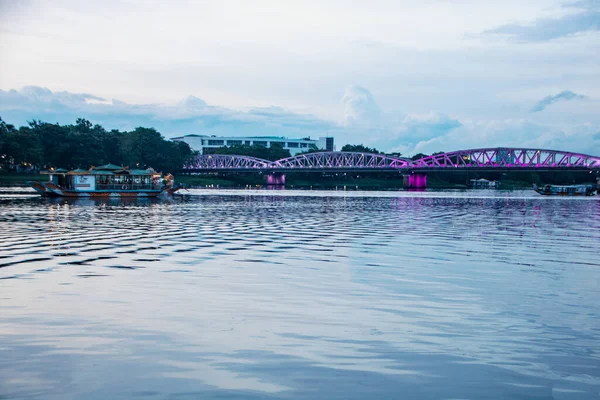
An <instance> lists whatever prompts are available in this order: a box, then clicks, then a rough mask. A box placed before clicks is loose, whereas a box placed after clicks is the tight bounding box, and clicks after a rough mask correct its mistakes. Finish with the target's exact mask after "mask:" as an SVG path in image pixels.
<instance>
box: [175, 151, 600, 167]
mask: <svg viewBox="0 0 600 400" xmlns="http://www.w3.org/2000/svg"><path fill="white" fill-rule="evenodd" d="M452 170H454V171H457V170H474V171H477V170H479V171H485V170H487V171H491V170H497V171H500V170H521V171H523V170H538V171H540V170H547V171H552V170H596V171H600V157H596V156H590V155H587V154H580V153H571V152H566V151H559V150H544V149H525V148H507V147H498V148H490V149H471V150H459V151H454V152H450V153H440V154H436V155H431V156H427V157H423V158H420V159H417V160H410V159H407V158H401V157H394V156H387V155H385V154H372V153H354V152H344V151H333V152H320V153H304V154H298V155H296V156H294V157H289V158H284V159H281V160H277V161H268V160H263V159H260V158H254V157H248V156H237V155H224V154H211V155H199V156H196V157H195V158H193V159H192V160H191V161H190V162H189V163H187V164H186V165H185V166H184V168H183V170H182V172H189V173H194V172H196V173H198V172H226V171H230V172H236V171H238V172H251V171H256V172H286V171H290V172H298V171H304V172H311V171H313V172H326V171H332V172H357V171H398V172H401V173H426V172H427V171H452Z"/></svg>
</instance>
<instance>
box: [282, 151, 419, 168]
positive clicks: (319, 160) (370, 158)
mask: <svg viewBox="0 0 600 400" xmlns="http://www.w3.org/2000/svg"><path fill="white" fill-rule="evenodd" d="M408 163H409V161H407V160H405V159H402V158H398V157H392V156H386V155H385V154H373V153H357V152H349V151H327V152H318V153H302V154H297V155H295V156H293V157H288V158H284V159H281V160H277V161H273V162H272V163H271V165H270V167H271V168H277V169H363V168H364V169H402V168H406V167H407V166H408Z"/></svg>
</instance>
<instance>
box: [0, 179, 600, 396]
mask: <svg viewBox="0 0 600 400" xmlns="http://www.w3.org/2000/svg"><path fill="white" fill-rule="evenodd" d="M0 241H1V243H2V246H1V248H0V398H1V399H3V398H6V399H25V398H26V399H136V398H144V399H205V398H209V399H210V398H218V399H247V398H255V399H259V398H268V399H314V398H322V399H394V398H407V399H457V398H461V399H499V398H500V399H501V398H507V399H508V398H511V399H512V398H521V399H594V398H600V395H599V392H600V355H599V350H600V301H599V299H600V297H599V288H600V267H599V266H598V265H599V264H600V254H599V252H598V249H599V245H600V198H586V199H582V198H571V199H564V198H561V199H557V198H547V197H539V196H537V194H535V193H533V192H532V191H526V192H500V191H498V192H495V191H463V192H452V191H450V192H423V193H408V192H381V193H378V192H342V191H339V192H317V191H302V192H294V191H292V192H290V191H280V192H267V191H261V192H257V191H202V190H196V191H191V192H190V193H189V195H187V196H184V197H179V198H174V199H170V200H169V199H167V200H165V199H163V200H141V201H129V202H126V201H119V200H107V201H91V200H76V201H65V200H49V199H40V198H37V197H34V196H31V197H28V196H26V195H23V196H18V197H15V195H8V194H7V195H4V196H2V195H0Z"/></svg>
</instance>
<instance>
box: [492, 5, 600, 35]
mask: <svg viewBox="0 0 600 400" xmlns="http://www.w3.org/2000/svg"><path fill="white" fill-rule="evenodd" d="M565 7H566V8H572V9H573V8H574V9H577V10H579V11H578V12H576V13H574V14H567V15H565V16H562V17H560V18H542V19H538V20H536V21H534V23H533V24H531V25H523V24H518V23H513V24H506V25H502V26H499V27H497V28H494V29H490V30H487V31H485V32H484V34H487V35H506V36H508V37H510V38H512V39H514V40H516V41H518V42H545V41H550V40H553V39H557V38H561V37H566V36H572V35H575V34H578V33H583V32H595V31H599V30H600V2H598V1H595V0H587V1H577V2H574V3H570V4H567V5H565Z"/></svg>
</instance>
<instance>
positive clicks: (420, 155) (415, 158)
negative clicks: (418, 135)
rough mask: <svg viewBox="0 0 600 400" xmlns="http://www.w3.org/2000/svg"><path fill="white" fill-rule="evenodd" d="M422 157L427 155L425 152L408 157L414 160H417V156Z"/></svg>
mask: <svg viewBox="0 0 600 400" xmlns="http://www.w3.org/2000/svg"><path fill="white" fill-rule="evenodd" d="M423 157H427V154H423V153H417V154H415V155H414V156H412V157H411V158H410V159H411V160H413V161H415V160H418V159H419V158H423Z"/></svg>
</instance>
